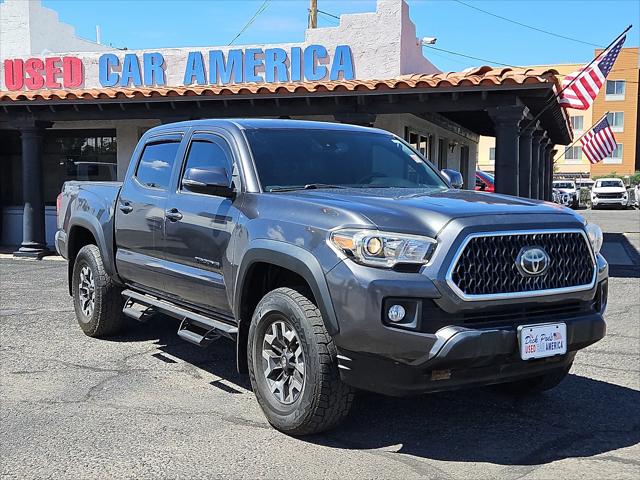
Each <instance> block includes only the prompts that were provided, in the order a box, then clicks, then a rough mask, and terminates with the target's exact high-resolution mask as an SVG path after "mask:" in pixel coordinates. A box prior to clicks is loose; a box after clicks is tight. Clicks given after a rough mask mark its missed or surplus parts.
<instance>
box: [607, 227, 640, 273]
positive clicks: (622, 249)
mask: <svg viewBox="0 0 640 480" xmlns="http://www.w3.org/2000/svg"><path fill="white" fill-rule="evenodd" d="M604 242H605V243H604V246H603V253H604V256H605V258H606V260H607V262H608V263H609V276H610V277H619V278H640V252H638V250H637V249H636V247H635V246H634V245H633V244H632V243H631V242H630V241H629V239H628V238H627V236H626V235H623V234H622V233H605V234H604Z"/></svg>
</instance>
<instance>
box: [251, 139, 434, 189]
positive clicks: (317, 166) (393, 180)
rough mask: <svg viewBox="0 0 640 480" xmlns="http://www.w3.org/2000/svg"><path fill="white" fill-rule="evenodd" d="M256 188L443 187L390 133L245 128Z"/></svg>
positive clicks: (423, 163)
mask: <svg viewBox="0 0 640 480" xmlns="http://www.w3.org/2000/svg"><path fill="white" fill-rule="evenodd" d="M246 135H247V138H248V140H249V145H250V146H251V151H252V153H253V158H254V160H255V164H256V168H257V170H258V175H259V176H260V182H261V183H262V188H263V189H265V190H267V191H269V190H277V189H278V188H288V187H289V188H303V187H304V186H305V185H309V184H325V185H336V186H342V187H354V188H365V187H371V188H380V187H396V188H398V187H408V188H447V186H446V184H445V183H444V182H443V181H442V179H440V177H439V176H438V175H437V174H436V173H435V172H434V170H433V169H432V168H431V167H429V166H428V165H427V163H426V162H425V161H424V160H423V158H422V157H420V156H419V155H418V154H416V153H415V152H414V151H413V150H411V149H410V148H409V147H407V146H406V145H404V144H403V143H402V142H401V141H399V140H398V139H397V138H395V137H393V136H392V135H385V134H382V133H372V132H361V131H345V130H329V129H327V130H321V129H260V130H258V129H256V130H247V131H246Z"/></svg>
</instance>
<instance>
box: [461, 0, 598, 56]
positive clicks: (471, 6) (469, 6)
mask: <svg viewBox="0 0 640 480" xmlns="http://www.w3.org/2000/svg"><path fill="white" fill-rule="evenodd" d="M453 1H454V2H456V3H459V4H460V5H464V6H465V7H468V8H472V9H473V10H477V11H479V12H482V13H484V14H486V15H490V16H492V17H495V18H499V19H500V20H504V21H506V22H510V23H514V24H516V25H519V26H521V27H524V28H528V29H530V30H535V31H536V32H540V33H545V34H547V35H551V36H553V37H557V38H563V39H565V40H570V41H572V42H577V43H582V44H584V45H591V46H592V47H598V48H602V45H597V44H595V43H591V42H585V41H583V40H579V39H577V38H572V37H567V36H566V35H560V34H559V33H554V32H549V31H548V30H543V29H541V28H538V27H533V26H531V25H527V24H526V23H522V22H518V21H517V20H513V19H511V18H507V17H503V16H502V15H498V14H496V13H493V12H488V11H487V10H483V9H482V8H479V7H476V6H475V5H470V4H468V3H465V2H463V1H461V0H453Z"/></svg>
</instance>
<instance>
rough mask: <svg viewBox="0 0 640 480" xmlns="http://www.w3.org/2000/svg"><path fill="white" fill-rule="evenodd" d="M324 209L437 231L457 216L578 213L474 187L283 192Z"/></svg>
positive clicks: (403, 228)
mask: <svg viewBox="0 0 640 480" xmlns="http://www.w3.org/2000/svg"><path fill="white" fill-rule="evenodd" d="M277 195H283V196H285V195H286V196H287V197H288V198H289V199H297V200H300V201H302V202H304V203H307V204H308V203H313V204H315V205H316V206H318V207H321V208H333V209H336V210H341V211H348V212H350V213H352V214H357V215H360V216H363V217H365V218H366V219H367V220H369V221H370V222H371V223H373V224H374V225H375V226H376V227H378V228H380V229H382V230H390V231H397V232H405V233H423V234H429V235H435V234H436V233H437V232H439V231H440V230H441V229H442V227H444V226H445V225H446V224H447V223H448V222H449V221H451V220H452V219H454V218H461V217H472V216H486V215H513V214H522V215H531V214H550V213H552V214H558V213H560V214H567V215H573V216H574V217H575V215H574V214H573V213H572V212H571V211H569V210H567V209H566V208H565V207H562V206H560V205H557V204H555V203H549V202H542V201H540V200H530V199H525V198H519V197H512V196H508V195H499V194H495V193H485V192H475V191H472V190H437V191H428V190H427V191H426V190H424V189H407V188H399V189H395V188H373V189H361V188H356V189H323V190H296V191H293V192H285V193H279V194H277Z"/></svg>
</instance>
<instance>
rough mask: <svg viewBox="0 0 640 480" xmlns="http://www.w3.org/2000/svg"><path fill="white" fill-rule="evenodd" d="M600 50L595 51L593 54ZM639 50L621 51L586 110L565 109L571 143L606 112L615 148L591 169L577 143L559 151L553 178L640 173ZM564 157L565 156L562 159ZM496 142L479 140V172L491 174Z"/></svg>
mask: <svg viewBox="0 0 640 480" xmlns="http://www.w3.org/2000/svg"><path fill="white" fill-rule="evenodd" d="M600 51H601V50H596V52H595V54H596V55H597V54H598V53H600ZM583 66H584V64H559V65H545V66H537V67H534V68H552V69H554V70H557V71H558V73H559V74H560V75H561V76H562V75H568V74H569V73H571V72H575V71H576V70H578V69H579V68H581V67H583ZM639 67H640V57H639V55H638V47H629V48H623V49H622V50H621V51H620V55H619V56H618V59H617V60H616V63H615V65H614V67H613V69H612V70H611V73H610V74H609V77H608V78H607V82H606V84H605V86H604V87H603V88H602V90H601V91H600V94H599V95H598V97H597V98H596V101H595V102H594V104H593V105H592V107H591V108H590V109H589V110H574V109H568V110H567V111H568V113H569V115H570V121H571V127H572V129H573V135H574V140H577V139H578V138H580V136H581V135H582V134H583V133H584V132H586V131H587V130H589V128H591V126H592V125H593V122H595V121H598V120H599V119H600V118H601V117H602V116H603V115H604V114H605V113H606V112H609V114H608V118H609V123H610V124H611V127H612V130H613V131H614V133H615V136H616V141H617V143H618V148H617V149H616V151H614V152H613V154H612V155H611V156H610V157H609V158H605V159H604V160H603V161H602V162H600V163H597V164H595V165H591V164H590V163H589V160H587V158H586V157H585V156H584V155H583V154H582V149H581V148H580V142H577V143H576V145H574V146H572V147H558V151H557V153H556V161H555V168H554V171H555V174H556V176H567V177H578V176H602V175H608V174H611V173H616V174H618V175H629V174H632V173H634V172H635V171H638V170H640V151H638V140H639V138H638V113H639V111H640V110H639V108H638V101H639V100H638V98H639V97H638V81H639V72H640V68H639ZM563 153H564V156H563V155H562V154H563ZM494 160H495V139H494V138H493V137H484V136H483V137H480V140H479V143H478V169H479V170H485V171H488V172H493V170H494Z"/></svg>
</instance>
